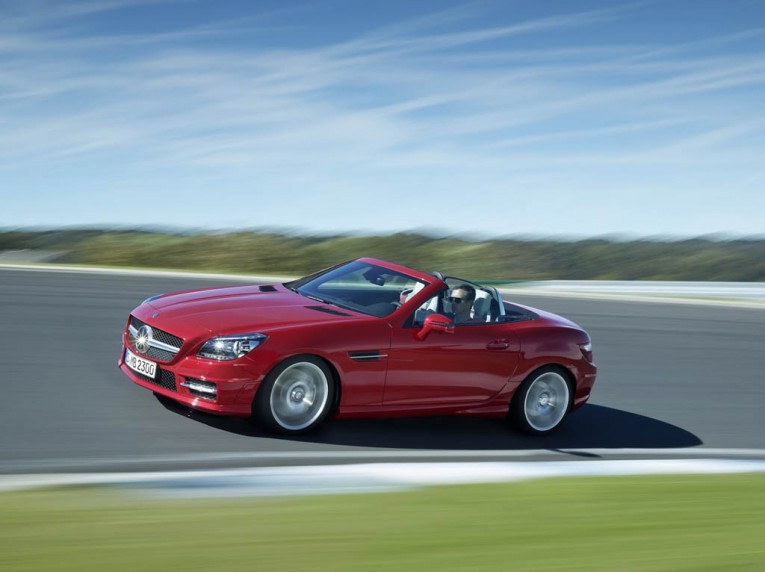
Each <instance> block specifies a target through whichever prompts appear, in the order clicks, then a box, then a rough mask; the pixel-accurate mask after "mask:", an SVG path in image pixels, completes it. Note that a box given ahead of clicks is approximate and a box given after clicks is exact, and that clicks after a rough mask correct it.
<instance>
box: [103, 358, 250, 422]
mask: <svg viewBox="0 0 765 572" xmlns="http://www.w3.org/2000/svg"><path fill="white" fill-rule="evenodd" d="M131 351H133V350H132V349H131ZM156 363H157V374H156V377H155V378H154V379H150V378H148V377H147V376H144V375H140V374H137V373H136V372H134V371H133V370H132V369H130V368H129V367H128V366H127V365H126V364H125V349H124V347H123V349H122V351H121V352H120V357H119V360H118V362H117V365H118V367H119V368H120V370H122V373H124V374H125V375H126V376H127V377H128V378H129V379H130V380H131V381H132V382H133V383H135V384H136V385H140V386H141V387H145V388H146V389H150V390H151V391H153V392H155V393H158V394H160V395H162V396H164V397H167V398H169V399H173V400H174V401H177V402H179V403H182V404H183V405H186V406H188V407H191V408H193V409H197V410H199V411H205V412H207V413H215V414H218V415H231V416H236V417H249V416H250V415H252V401H253V399H254V398H255V393H256V392H257V390H258V387H259V386H260V383H261V381H262V380H263V378H264V377H265V372H261V371H259V368H253V367H252V364H241V363H232V362H214V361H210V360H204V359H201V358H197V357H196V356H187V357H184V358H180V359H178V360H177V362H171V363H163V362H156ZM189 379H191V380H202V381H204V382H208V383H214V384H215V386H216V389H217V395H216V396H215V398H214V399H210V398H206V397H201V396H199V395H195V394H194V393H193V392H192V390H190V389H189V388H187V387H184V386H183V385H181V384H182V383H183V382H184V381H187V380H189Z"/></svg>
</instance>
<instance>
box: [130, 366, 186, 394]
mask: <svg viewBox="0 0 765 572" xmlns="http://www.w3.org/2000/svg"><path fill="white" fill-rule="evenodd" d="M130 371H131V372H132V373H133V375H137V376H138V377H140V378H141V379H143V380H145V381H148V382H150V383H153V384H154V385H158V386H160V387H164V388H165V389H169V390H170V391H178V388H177V387H175V374H174V373H173V372H172V371H167V370H166V369H162V368H161V367H157V377H155V378H154V379H152V378H150V377H149V376H148V375H144V374H142V373H138V372H137V371H133V370H132V369H131V370H130Z"/></svg>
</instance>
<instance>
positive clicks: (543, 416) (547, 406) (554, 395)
mask: <svg viewBox="0 0 765 572" xmlns="http://www.w3.org/2000/svg"><path fill="white" fill-rule="evenodd" d="M572 399H573V391H572V388H571V384H570V383H569V381H568V376H567V375H566V373H565V372H564V371H563V370H562V369H561V368H559V367H556V366H547V367H543V368H541V369H538V370H537V371H535V372H534V373H533V374H532V375H530V376H529V377H528V378H527V379H526V380H525V381H524V382H523V383H522V384H521V386H520V387H519V388H518V391H517V392H516V393H515V396H514V397H513V401H512V403H511V404H510V419H511V421H512V423H513V425H514V426H515V428H516V429H518V430H520V431H522V432H524V433H527V434H529V435H547V434H549V433H552V432H553V431H555V430H556V429H557V428H558V427H560V424H561V423H563V420H564V419H565V418H566V415H567V414H568V412H569V411H570V409H571V403H572Z"/></svg>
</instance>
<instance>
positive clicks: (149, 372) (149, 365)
mask: <svg viewBox="0 0 765 572" xmlns="http://www.w3.org/2000/svg"><path fill="white" fill-rule="evenodd" d="M125 363H126V364H127V366H128V367H129V368H130V369H132V370H133V371H135V372H137V373H140V374H141V375H145V376H146V377H150V378H152V379H154V378H155V377H157V364H156V363H154V362H153V361H149V360H147V359H143V358H140V357H138V356H137V355H135V354H134V353H133V352H131V351H130V350H128V349H126V350H125Z"/></svg>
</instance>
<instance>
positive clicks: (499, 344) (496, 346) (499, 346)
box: [486, 339, 510, 350]
mask: <svg viewBox="0 0 765 572" xmlns="http://www.w3.org/2000/svg"><path fill="white" fill-rule="evenodd" d="M509 347H510V340H504V339H503V340H494V341H493V342H489V343H488V344H486V349H487V350H506V349H507V348H509Z"/></svg>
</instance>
